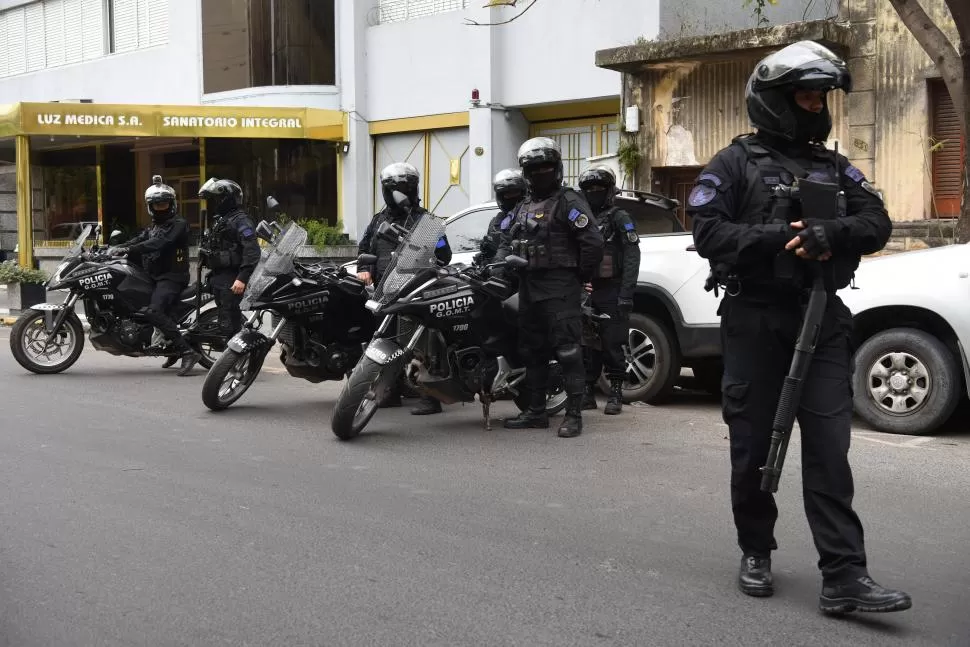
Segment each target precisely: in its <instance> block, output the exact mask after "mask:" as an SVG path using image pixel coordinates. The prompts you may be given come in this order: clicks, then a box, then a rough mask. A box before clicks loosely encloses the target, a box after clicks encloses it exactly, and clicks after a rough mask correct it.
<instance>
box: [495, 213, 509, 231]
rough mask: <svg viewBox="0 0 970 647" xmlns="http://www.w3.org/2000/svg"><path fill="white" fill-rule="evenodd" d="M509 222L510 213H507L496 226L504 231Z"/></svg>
mask: <svg viewBox="0 0 970 647" xmlns="http://www.w3.org/2000/svg"><path fill="white" fill-rule="evenodd" d="M511 224H512V215H511V214H509V215H507V216H505V217H504V218H502V222H500V223H499V225H498V228H499V229H501V230H502V231H505V230H506V229H508V228H509V225H511Z"/></svg>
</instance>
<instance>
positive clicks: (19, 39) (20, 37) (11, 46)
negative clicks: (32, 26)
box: [3, 7, 27, 76]
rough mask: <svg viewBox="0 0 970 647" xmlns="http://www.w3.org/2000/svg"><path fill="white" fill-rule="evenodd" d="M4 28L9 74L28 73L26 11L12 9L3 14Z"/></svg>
mask: <svg viewBox="0 0 970 647" xmlns="http://www.w3.org/2000/svg"><path fill="white" fill-rule="evenodd" d="M3 17H4V28H5V31H6V32H7V34H6V35H7V49H6V52H4V53H5V54H6V59H7V74H8V75H9V76H13V75H14V74H23V73H24V72H26V71H27V34H26V25H25V23H24V9H23V8H22V7H21V8H19V9H11V10H9V11H5V12H4V13H3Z"/></svg>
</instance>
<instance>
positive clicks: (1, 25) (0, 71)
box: [0, 12, 9, 78]
mask: <svg viewBox="0 0 970 647" xmlns="http://www.w3.org/2000/svg"><path fill="white" fill-rule="evenodd" d="M7 40H8V39H7V13H6V12H0V78H2V77H4V76H8V72H7V69H8V67H9V61H7Z"/></svg>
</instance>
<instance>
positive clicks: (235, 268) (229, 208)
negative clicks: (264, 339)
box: [199, 178, 260, 337]
mask: <svg viewBox="0 0 970 647" xmlns="http://www.w3.org/2000/svg"><path fill="white" fill-rule="evenodd" d="M199 198H201V199H203V200H205V201H206V207H207V209H208V211H209V213H211V214H213V216H214V218H215V220H214V222H213V224H212V231H211V233H210V235H209V246H208V249H207V250H205V251H204V253H203V254H202V256H203V258H200V259H199V260H200V262H203V263H204V264H205V266H206V267H208V268H209V270H211V272H210V275H209V285H210V286H211V288H212V293H213V295H215V298H216V307H217V308H218V309H219V327H220V328H221V329H222V334H223V335H225V336H226V337H231V336H232V335H234V334H236V333H237V332H239V330H240V329H241V328H242V310H240V308H239V304H240V303H241V302H242V297H243V292H245V290H246V284H247V283H248V282H249V277H250V276H252V273H253V271H254V270H255V269H256V265H257V264H258V263H259V258H260V249H259V242H258V241H257V240H256V228H255V226H254V225H253V221H252V220H251V219H250V217H249V215H248V214H247V213H246V212H245V211H244V210H243V192H242V188H241V187H240V186H239V185H238V184H237V183H235V182H233V181H232V180H221V179H218V178H210V179H209V180H208V181H207V182H206V183H205V184H203V185H202V188H201V189H199Z"/></svg>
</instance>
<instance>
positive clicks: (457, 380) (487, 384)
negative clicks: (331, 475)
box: [331, 193, 566, 440]
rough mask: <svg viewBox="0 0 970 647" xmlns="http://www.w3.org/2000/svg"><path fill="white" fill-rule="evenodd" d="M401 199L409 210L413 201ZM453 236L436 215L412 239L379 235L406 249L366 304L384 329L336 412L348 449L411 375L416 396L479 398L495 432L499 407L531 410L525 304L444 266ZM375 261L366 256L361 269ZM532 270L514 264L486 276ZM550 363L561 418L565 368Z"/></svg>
mask: <svg viewBox="0 0 970 647" xmlns="http://www.w3.org/2000/svg"><path fill="white" fill-rule="evenodd" d="M395 199H396V200H398V202H399V204H401V205H402V206H403V207H405V208H408V207H409V204H408V202H407V198H406V197H405V196H404V195H402V194H399V193H396V194H395ZM444 233H445V228H444V224H443V223H442V222H441V221H440V220H439V219H437V218H435V217H433V216H430V215H428V216H425V217H424V218H422V219H421V220H419V221H418V224H417V225H416V226H415V227H414V228H413V229H412V230H411V231H410V232H408V231H407V230H405V229H404V228H402V227H399V226H397V225H394V224H391V223H384V224H382V225H381V226H380V227H379V229H378V232H377V235H379V236H382V237H385V239H388V240H392V241H393V240H399V241H400V243H399V244H398V247H397V249H396V251H395V252H394V254H393V257H392V260H391V263H390V265H389V266H388V268H387V270H386V271H385V274H384V277H383V278H382V279H381V281H380V284H379V285H378V286H377V287H376V288H375V289H374V292H373V295H372V297H371V299H370V300H368V302H367V304H366V306H367V308H368V309H369V310H371V311H372V312H373V313H374V314H375V315H377V316H380V315H383V320H382V321H381V324H380V325H379V326H378V329H377V330H376V331H375V333H374V338H373V339H372V340H371V342H370V344H369V345H368V346H367V349H366V350H365V351H364V356H363V357H362V358H361V359H360V361H359V362H358V364H357V366H355V367H354V370H353V372H352V373H351V375H350V377H349V378H348V379H347V382H346V383H345V384H344V387H343V389H342V391H341V393H340V396H339V397H338V398H337V402H336V404H335V405H334V410H333V415H332V418H331V430H332V431H333V433H334V434H335V435H336V436H337V437H338V438H340V439H341V440H349V439H351V438H354V437H356V436H357V435H358V434H359V433H360V432H361V431H362V430H363V429H364V427H365V426H366V425H367V423H368V422H370V420H371V418H372V417H373V416H374V414H375V413H376V412H377V409H378V408H379V407H378V403H379V402H380V401H381V400H382V399H383V397H384V396H385V394H386V393H387V392H388V389H389V388H391V387H392V386H393V384H394V382H395V381H396V380H397V379H398V376H399V375H400V374H401V373H402V369H406V370H404V371H403V372H404V380H405V384H406V385H407V386H408V387H409V388H411V389H413V390H415V391H417V392H418V393H420V394H424V395H430V396H432V397H434V398H436V399H438V400H439V401H441V402H442V403H444V404H452V403H455V402H474V400H475V396H476V395H477V396H478V398H479V400H480V402H481V404H482V413H483V417H484V423H485V428H486V429H491V422H490V418H489V407H490V405H491V403H492V402H494V401H496V400H499V399H507V398H511V399H512V400H513V401H514V402H515V404H516V406H518V407H519V409H521V410H523V411H524V410H526V409H527V408H528V406H529V395H530V394H529V391H528V390H527V388H526V387H525V383H524V380H525V376H526V369H525V367H524V365H523V362H522V359H521V357H520V355H519V352H518V346H517V337H518V321H517V317H518V296H517V295H514V294H513V293H512V289H511V287H510V285H509V283H508V282H506V281H503V280H500V279H498V278H495V277H492V276H489V275H488V274H489V272H488V271H485V270H483V269H482V268H477V267H474V266H466V265H464V264H455V265H449V266H447V267H441V266H440V264H439V263H437V261H436V259H435V255H434V252H435V248H436V245H437V244H438V241H439V240H441V238H442V236H443V235H444ZM374 262H376V258H375V257H374V256H372V255H367V254H364V255H362V256H361V257H360V259H359V260H358V263H368V264H370V263H374ZM525 264H526V261H525V260H524V259H522V258H519V257H516V256H509V257H508V258H507V259H506V260H505V261H503V262H501V263H493V264H491V265H489V266H487V268H496V267H502V266H512V267H523V266H524V265H525ZM405 338H407V341H406V342H404V343H403V344H402V343H401V341H400V340H403V339H405ZM550 364H552V370H551V371H550V388H549V390H548V392H547V400H546V402H547V404H546V410H547V411H548V412H549V413H550V414H555V413H558V412H560V411H562V410H563V409H564V408H565V406H566V394H565V389H564V385H563V380H562V372H561V370H560V369H559V365H558V363H557V362H550Z"/></svg>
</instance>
